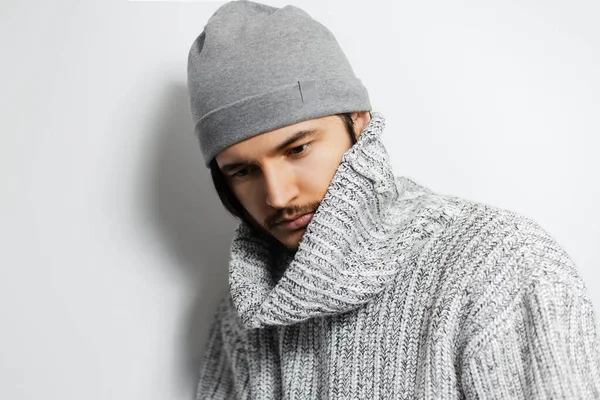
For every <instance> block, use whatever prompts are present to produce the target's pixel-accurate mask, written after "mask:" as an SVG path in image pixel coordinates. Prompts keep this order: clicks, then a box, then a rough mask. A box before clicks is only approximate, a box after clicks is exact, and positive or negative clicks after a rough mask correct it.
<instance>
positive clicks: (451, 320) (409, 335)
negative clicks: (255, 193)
mask: <svg viewBox="0 0 600 400" xmlns="http://www.w3.org/2000/svg"><path fill="white" fill-rule="evenodd" d="M384 127H385V120H384V117H383V115H382V114H381V113H377V112H373V113H372V119H371V122H370V123H369V125H368V126H367V127H366V128H365V130H364V131H363V133H362V135H361V136H360V138H359V141H358V143H357V144H356V145H354V146H353V147H352V148H351V149H350V150H349V151H348V152H346V154H344V156H343V158H342V161H341V163H340V166H339V168H338V171H337V172H336V174H335V176H334V177H333V180H332V182H331V185H330V187H329V190H328V191H327V193H326V195H325V197H324V199H323V201H322V203H321V205H320V207H319V208H318V210H317V212H316V213H315V215H314V217H313V219H312V221H311V222H310V224H309V225H308V227H307V230H306V233H305V234H304V237H303V239H302V241H301V243H300V246H299V248H298V250H297V251H296V252H275V251H274V249H273V248H270V247H269V245H268V244H267V243H268V242H267V241H265V240H264V238H261V237H259V236H257V235H256V234H254V233H253V232H251V231H250V230H249V228H247V227H246V226H245V225H243V224H241V225H240V226H239V227H238V229H237V231H236V233H235V237H234V240H233V243H232V246H231V258H230V266H229V268H230V275H229V281H230V293H228V295H227V296H226V297H225V299H224V300H223V301H222V302H221V304H220V306H219V309H218V311H217V314H216V317H215V320H214V322H213V325H212V328H211V331H210V337H209V341H208V343H207V345H206V350H205V353H204V356H203V361H202V366H201V369H200V377H199V384H198V395H197V398H198V399H464V398H467V399H503V400H504V399H597V398H600V355H599V342H598V334H597V328H596V322H595V315H594V311H593V308H592V304H591V302H590V300H589V297H588V295H587V291H586V287H585V285H584V283H583V282H582V280H581V278H580V277H579V275H578V273H577V271H576V268H575V266H574V264H573V262H572V260H571V259H570V258H569V256H568V255H567V254H566V253H565V251H564V250H563V249H562V248H561V247H560V246H559V245H558V244H557V243H556V242H555V240H553V239H552V238H551V237H550V236H549V235H548V233H546V232H545V231H544V230H543V229H542V228H541V227H540V226H539V225H538V224H536V223H535V222H534V221H532V220H531V219H529V218H527V217H524V216H521V215H518V214H516V213H514V212H511V211H508V210H503V209H499V208H495V207H492V206H489V205H485V204H481V203H476V202H473V201H469V200H465V199H461V198H458V197H454V196H447V195H441V194H436V193H434V192H432V191H431V190H429V189H427V188H425V187H423V186H421V185H419V184H417V183H416V182H414V181H413V180H411V179H409V178H406V177H395V176H394V174H393V172H392V169H391V165H390V161H389V159H388V155H387V153H386V150H385V147H384V146H383V143H382V142H381V138H380V135H381V133H382V132H383V130H384ZM278 271H279V272H278Z"/></svg>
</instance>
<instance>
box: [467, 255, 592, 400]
mask: <svg viewBox="0 0 600 400" xmlns="http://www.w3.org/2000/svg"><path fill="white" fill-rule="evenodd" d="M557 271H558V272H557ZM564 271H565V269H563V270H562V271H561V270H560V268H554V267H552V266H551V267H549V268H546V267H542V268H539V269H537V270H536V272H535V273H534V274H533V276H532V277H531V279H530V280H528V282H527V283H526V284H525V285H523V286H521V288H520V289H519V291H518V292H517V293H516V295H515V296H514V297H513V300H512V301H511V302H510V304H509V305H508V307H506V308H504V309H503V310H502V311H500V312H499V313H498V314H497V316H496V317H495V318H494V319H493V320H492V321H491V323H490V324H488V325H487V326H486V327H485V329H482V331H481V332H480V334H478V335H477V336H476V338H474V340H473V341H472V343H471V345H470V346H468V347H469V350H468V354H465V357H464V358H463V361H462V386H463V390H464V393H465V395H466V398H467V399H533V400H535V399H569V400H570V399H600V353H599V342H598V330H597V329H598V328H597V324H596V319H595V314H594V309H593V307H592V304H591V302H590V300H589V298H588V295H587V292H586V289H585V286H584V285H583V282H582V281H581V280H580V279H579V277H578V276H577V275H576V273H575V272H574V271H571V273H564Z"/></svg>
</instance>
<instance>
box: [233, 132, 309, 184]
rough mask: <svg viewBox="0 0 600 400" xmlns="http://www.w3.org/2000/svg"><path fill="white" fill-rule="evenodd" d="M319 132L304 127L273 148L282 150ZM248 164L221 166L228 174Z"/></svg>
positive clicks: (276, 150) (239, 163) (275, 150)
mask: <svg viewBox="0 0 600 400" xmlns="http://www.w3.org/2000/svg"><path fill="white" fill-rule="evenodd" d="M317 132H318V129H316V128H314V129H304V130H301V131H298V132H296V133H294V134H293V135H292V136H290V137H289V138H287V139H286V140H284V141H283V142H281V143H280V144H278V145H277V146H276V147H275V149H274V150H273V152H274V153H278V152H281V151H283V150H284V149H285V148H286V147H288V146H289V145H291V144H293V143H295V142H297V141H299V140H301V139H305V138H307V137H310V136H314V135H315V134H316V133H317ZM248 164H249V162H246V161H243V162H236V163H230V164H225V165H224V166H223V167H221V172H223V173H225V174H226V173H228V172H230V171H232V170H234V169H236V168H238V167H243V166H245V165H248Z"/></svg>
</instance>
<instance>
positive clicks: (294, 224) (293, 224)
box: [281, 213, 314, 230]
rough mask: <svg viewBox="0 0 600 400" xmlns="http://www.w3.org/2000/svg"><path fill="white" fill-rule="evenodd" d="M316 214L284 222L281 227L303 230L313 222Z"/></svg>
mask: <svg viewBox="0 0 600 400" xmlns="http://www.w3.org/2000/svg"><path fill="white" fill-rule="evenodd" d="M313 215H314V213H309V214H304V215H303V216H301V217H299V218H296V219H295V220H293V221H289V222H282V223H281V226H282V227H283V228H285V229H289V230H294V229H299V228H303V227H305V226H306V225H308V223H309V222H310V221H311V220H312V217H313Z"/></svg>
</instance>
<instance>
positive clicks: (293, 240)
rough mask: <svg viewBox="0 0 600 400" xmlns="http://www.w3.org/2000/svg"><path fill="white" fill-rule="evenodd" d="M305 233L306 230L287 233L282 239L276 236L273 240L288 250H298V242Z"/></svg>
mask: <svg viewBox="0 0 600 400" xmlns="http://www.w3.org/2000/svg"><path fill="white" fill-rule="evenodd" d="M305 231H306V228H301V229H298V230H297V231H294V232H290V233H288V234H287V235H285V236H284V237H282V236H281V235H278V236H276V237H275V238H276V239H277V240H278V241H279V243H281V244H282V245H284V246H285V247H286V248H288V249H289V250H298V246H299V245H300V241H301V240H302V237H303V236H304V232H305Z"/></svg>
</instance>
